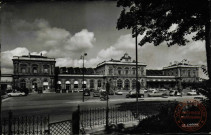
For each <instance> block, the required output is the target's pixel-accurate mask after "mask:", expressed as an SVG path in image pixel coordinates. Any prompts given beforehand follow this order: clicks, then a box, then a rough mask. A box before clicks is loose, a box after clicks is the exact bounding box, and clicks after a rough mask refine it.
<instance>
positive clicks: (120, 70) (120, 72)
mask: <svg viewBox="0 0 211 135" xmlns="http://www.w3.org/2000/svg"><path fill="white" fill-rule="evenodd" d="M117 71H118V75H121V74H122V68H121V67H118V68H117Z"/></svg>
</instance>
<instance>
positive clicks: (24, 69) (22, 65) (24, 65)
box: [20, 64, 27, 73]
mask: <svg viewBox="0 0 211 135" xmlns="http://www.w3.org/2000/svg"><path fill="white" fill-rule="evenodd" d="M20 67H21V73H26V67H27V66H26V64H21V65H20Z"/></svg>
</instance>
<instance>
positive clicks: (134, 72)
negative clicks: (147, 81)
mask: <svg viewBox="0 0 211 135" xmlns="http://www.w3.org/2000/svg"><path fill="white" fill-rule="evenodd" d="M108 74H110V75H112V74H113V68H109V69H108ZM117 74H118V75H122V74H125V75H129V74H132V75H135V74H136V68H132V70H130V69H129V68H128V67H126V68H124V70H123V69H122V68H121V67H119V68H117ZM141 74H142V75H143V74H144V69H143V68H141Z"/></svg>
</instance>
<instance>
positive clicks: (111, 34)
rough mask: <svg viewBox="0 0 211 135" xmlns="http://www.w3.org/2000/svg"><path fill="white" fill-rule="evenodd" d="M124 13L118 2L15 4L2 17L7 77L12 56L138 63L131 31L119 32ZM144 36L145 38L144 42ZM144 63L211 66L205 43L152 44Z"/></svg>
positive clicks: (68, 62) (71, 62)
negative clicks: (126, 58) (129, 58)
mask: <svg viewBox="0 0 211 135" xmlns="http://www.w3.org/2000/svg"><path fill="white" fill-rule="evenodd" d="M120 11H121V8H117V7H116V2H114V1H112V2H108V1H98V2H39V3H38V2H34V3H13V4H8V5H6V6H5V7H3V10H2V13H1V20H2V24H1V40H2V41H1V42H2V44H1V45H2V53H1V59H2V61H1V62H2V63H1V64H2V73H12V71H13V70H12V69H13V66H12V60H11V59H12V56H21V55H26V54H28V53H29V52H30V53H31V54H40V53H41V52H42V54H44V55H45V56H48V57H53V58H56V61H57V62H56V66H73V67H81V66H82V61H81V60H80V55H81V54H82V53H84V52H86V53H87V54H88V55H87V56H86V58H85V59H86V61H85V66H86V67H96V65H97V64H98V63H100V62H102V61H104V60H109V59H111V58H113V59H120V57H121V56H122V55H123V54H124V53H125V52H127V53H128V54H129V55H130V56H132V58H133V59H135V49H134V48H135V42H134V39H133V38H132V37H131V30H120V31H118V30H117V29H116V22H117V18H118V17H119V14H120ZM141 38H142V36H141V35H140V36H139V40H140V39H141ZM138 56H139V57H138V59H139V61H141V62H144V63H146V64H147V68H148V69H161V68H162V67H163V66H168V65H169V63H170V62H174V61H181V60H182V59H188V61H190V63H191V64H194V65H202V64H206V53H205V47H204V42H202V41H197V42H190V43H188V44H187V45H186V46H183V47H181V46H177V45H175V46H172V47H167V45H166V44H165V43H163V44H162V45H160V46H156V47H155V46H153V45H152V44H146V45H144V46H142V47H139V50H138Z"/></svg>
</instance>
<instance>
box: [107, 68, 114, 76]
mask: <svg viewBox="0 0 211 135" xmlns="http://www.w3.org/2000/svg"><path fill="white" fill-rule="evenodd" d="M108 74H109V75H112V74H113V69H112V67H109V69H108Z"/></svg>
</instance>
